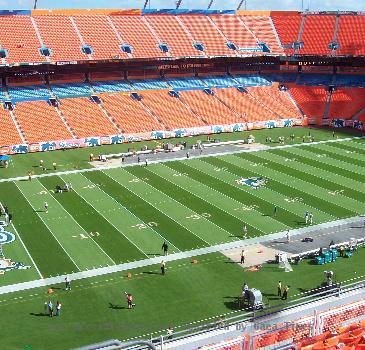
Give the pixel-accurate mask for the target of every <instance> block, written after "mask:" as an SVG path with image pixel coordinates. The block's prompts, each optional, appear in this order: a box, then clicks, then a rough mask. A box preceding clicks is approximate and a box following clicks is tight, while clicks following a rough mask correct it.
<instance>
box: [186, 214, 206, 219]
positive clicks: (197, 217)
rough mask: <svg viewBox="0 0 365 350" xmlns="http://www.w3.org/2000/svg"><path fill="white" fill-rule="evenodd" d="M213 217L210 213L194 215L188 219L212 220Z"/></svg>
mask: <svg viewBox="0 0 365 350" xmlns="http://www.w3.org/2000/svg"><path fill="white" fill-rule="evenodd" d="M211 216H212V215H210V214H209V213H201V214H192V215H190V216H187V217H186V218H187V219H192V220H199V219H203V218H204V219H207V218H210V217H211Z"/></svg>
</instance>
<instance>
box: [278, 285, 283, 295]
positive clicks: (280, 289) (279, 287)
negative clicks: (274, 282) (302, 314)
mask: <svg viewBox="0 0 365 350" xmlns="http://www.w3.org/2000/svg"><path fill="white" fill-rule="evenodd" d="M282 288H283V286H282V283H281V281H279V282H278V297H280V298H281V297H282Z"/></svg>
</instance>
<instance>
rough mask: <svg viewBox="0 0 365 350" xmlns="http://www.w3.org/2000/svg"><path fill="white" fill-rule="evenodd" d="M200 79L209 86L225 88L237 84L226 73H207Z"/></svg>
mask: <svg viewBox="0 0 365 350" xmlns="http://www.w3.org/2000/svg"><path fill="white" fill-rule="evenodd" d="M200 79H201V80H202V81H204V83H206V84H207V85H208V86H209V87H222V88H225V87H232V86H238V85H239V84H237V83H236V82H235V81H234V80H233V79H232V78H231V77H229V76H228V75H217V76H212V75H209V76H204V77H200Z"/></svg>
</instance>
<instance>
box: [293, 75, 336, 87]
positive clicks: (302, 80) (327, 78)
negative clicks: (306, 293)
mask: <svg viewBox="0 0 365 350" xmlns="http://www.w3.org/2000/svg"><path fill="white" fill-rule="evenodd" d="M332 78H333V76H332V74H311V73H310V74H308V73H303V74H301V75H300V77H299V80H298V85H314V86H328V85H331V84H332Z"/></svg>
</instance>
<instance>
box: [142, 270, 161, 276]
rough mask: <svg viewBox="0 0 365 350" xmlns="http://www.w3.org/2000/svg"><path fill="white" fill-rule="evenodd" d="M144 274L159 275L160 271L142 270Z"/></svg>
mask: <svg viewBox="0 0 365 350" xmlns="http://www.w3.org/2000/svg"><path fill="white" fill-rule="evenodd" d="M143 273H144V274H146V275H160V274H161V273H160V272H156V271H143Z"/></svg>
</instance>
